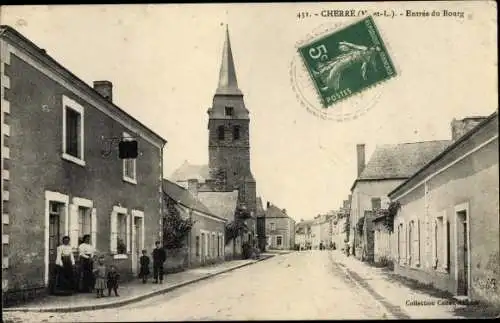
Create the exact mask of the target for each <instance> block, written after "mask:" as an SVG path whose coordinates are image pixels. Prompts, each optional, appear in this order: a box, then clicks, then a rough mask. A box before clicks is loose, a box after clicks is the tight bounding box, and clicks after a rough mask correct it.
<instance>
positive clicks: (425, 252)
mask: <svg viewBox="0 0 500 323" xmlns="http://www.w3.org/2000/svg"><path fill="white" fill-rule="evenodd" d="M471 120H473V121H472V123H473V124H472V125H470V124H467V123H469V122H470V121H471ZM458 122H459V121H457V120H454V121H453V123H452V126H454V127H453V138H452V139H453V143H452V144H451V145H450V146H449V147H447V148H446V150H445V151H443V152H442V153H440V154H439V155H437V156H435V158H433V159H432V160H431V161H429V162H428V163H426V164H425V165H424V166H423V167H420V168H419V169H418V170H417V171H416V172H415V173H414V174H412V176H411V177H410V178H408V179H407V180H406V181H404V182H403V183H401V184H400V185H398V186H397V187H396V188H395V189H394V190H392V191H391V192H390V193H389V197H390V198H391V200H393V201H396V202H398V203H399V204H400V209H399V212H398V214H397V215H396V217H395V219H394V229H395V231H394V232H395V238H396V239H395V242H396V248H395V259H396V260H397V262H396V265H395V268H394V269H395V272H397V273H398V274H401V275H404V276H406V277H410V278H413V279H417V280H419V281H422V282H425V283H431V284H433V285H434V286H435V287H437V288H440V289H442V290H446V291H449V292H451V293H453V294H454V295H457V296H462V297H467V298H469V299H472V300H483V301H487V302H490V303H494V304H496V305H499V304H500V292H499V288H500V287H499V284H498V282H499V281H500V257H499V246H500V233H499V232H500V228H499V223H500V221H499V207H498V200H499V198H498V196H499V195H498V193H499V192H498V184H499V180H498V112H495V113H493V114H492V115H490V116H489V117H488V118H483V121H481V122H479V123H477V118H474V119H469V118H466V119H463V120H461V122H463V123H464V125H460V126H458V125H457V123H458ZM464 132H465V133H464Z"/></svg>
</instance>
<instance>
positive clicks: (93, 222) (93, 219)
mask: <svg viewBox="0 0 500 323" xmlns="http://www.w3.org/2000/svg"><path fill="white" fill-rule="evenodd" d="M90 237H91V238H90V239H91V240H92V246H93V247H94V248H95V249H97V210H96V209H95V208H93V209H92V213H91V214H90Z"/></svg>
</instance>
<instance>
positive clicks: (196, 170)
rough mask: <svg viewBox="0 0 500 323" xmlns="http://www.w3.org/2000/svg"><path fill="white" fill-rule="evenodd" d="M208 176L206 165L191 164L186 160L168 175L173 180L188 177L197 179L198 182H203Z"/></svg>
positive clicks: (186, 178) (181, 179)
mask: <svg viewBox="0 0 500 323" xmlns="http://www.w3.org/2000/svg"><path fill="white" fill-rule="evenodd" d="M209 177H210V172H209V168H208V165H193V164H190V163H189V162H188V161H187V160H185V161H184V163H183V164H182V165H181V166H180V167H179V168H177V169H176V170H175V171H174V172H173V173H172V175H170V178H169V179H170V180H171V181H174V182H178V181H186V180H188V179H197V180H198V181H200V182H204V181H205V180H206V179H208V178H209Z"/></svg>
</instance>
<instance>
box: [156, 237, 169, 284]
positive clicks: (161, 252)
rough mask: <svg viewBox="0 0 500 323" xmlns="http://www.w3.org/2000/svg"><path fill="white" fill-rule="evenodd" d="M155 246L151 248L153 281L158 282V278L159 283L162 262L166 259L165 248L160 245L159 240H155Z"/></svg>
mask: <svg viewBox="0 0 500 323" xmlns="http://www.w3.org/2000/svg"><path fill="white" fill-rule="evenodd" d="M155 246H156V248H155V249H154V250H153V277H154V281H153V283H155V284H158V279H159V280H160V284H162V283H163V263H164V262H165V260H167V254H166V252H165V249H163V248H161V247H160V241H156V242H155Z"/></svg>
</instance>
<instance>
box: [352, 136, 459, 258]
mask: <svg viewBox="0 0 500 323" xmlns="http://www.w3.org/2000/svg"><path fill="white" fill-rule="evenodd" d="M449 143H450V141H449V140H438V141H424V142H416V143H402V144H391V145H378V146H377V147H376V148H375V151H374V152H373V154H372V156H371V158H370V160H369V162H368V163H367V164H366V165H365V145H364V144H359V145H357V147H356V149H357V161H358V177H357V178H356V180H355V181H354V183H353V185H352V187H351V196H352V200H351V209H350V215H349V222H350V234H349V239H350V245H351V246H352V248H353V250H351V251H352V253H354V255H355V256H356V258H358V259H364V260H368V261H371V260H373V259H374V252H375V251H374V244H375V243H374V241H373V239H374V236H373V217H372V216H373V214H374V212H368V213H366V212H367V211H373V210H377V209H380V208H387V207H388V205H389V198H388V196H387V194H388V193H389V192H390V191H391V190H393V189H394V188H395V187H397V186H398V185H399V184H401V183H402V182H403V181H405V180H406V179H408V178H409V177H410V176H411V175H412V174H413V173H414V172H415V171H416V170H417V169H419V168H420V167H422V166H423V165H425V164H426V163H427V162H428V161H429V160H431V159H432V158H433V157H435V156H436V155H437V154H439V153H440V152H442V151H443V150H444V149H445V148H446V147H447V146H448V145H449ZM365 215H366V217H365ZM365 231H367V234H365Z"/></svg>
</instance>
